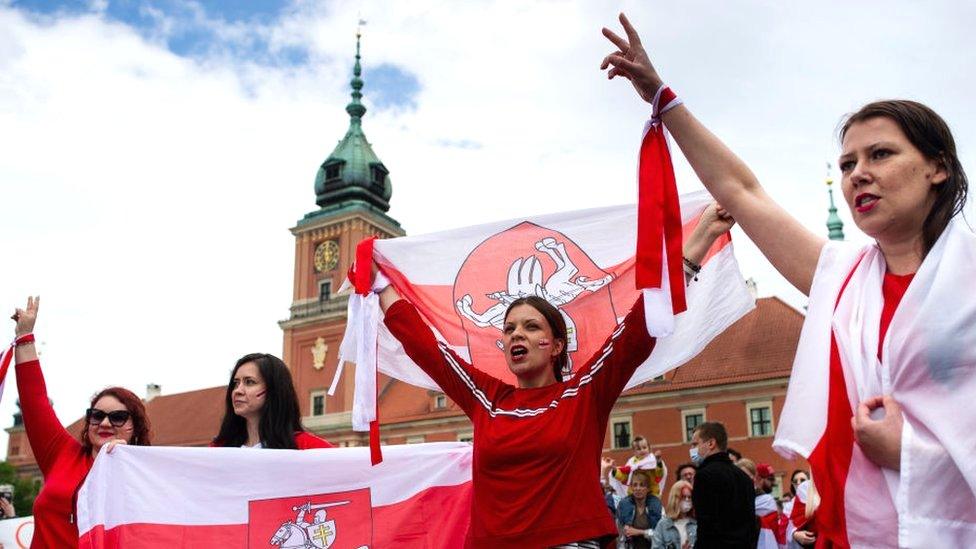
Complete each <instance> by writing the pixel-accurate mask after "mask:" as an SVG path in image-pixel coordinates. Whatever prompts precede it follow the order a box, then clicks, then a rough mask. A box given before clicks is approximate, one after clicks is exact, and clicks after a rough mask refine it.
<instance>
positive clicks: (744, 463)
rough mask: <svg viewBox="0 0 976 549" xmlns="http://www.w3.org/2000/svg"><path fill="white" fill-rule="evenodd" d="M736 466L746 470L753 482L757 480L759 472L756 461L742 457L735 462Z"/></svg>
mask: <svg viewBox="0 0 976 549" xmlns="http://www.w3.org/2000/svg"><path fill="white" fill-rule="evenodd" d="M735 466H736V467H738V468H739V469H742V470H743V471H745V472H746V474H747V475H749V477H750V478H752V480H753V482H755V480H756V475H758V474H759V473H758V471H757V470H756V462H754V461H752V460H751V459H749V458H740V459H739V461H737V462H735Z"/></svg>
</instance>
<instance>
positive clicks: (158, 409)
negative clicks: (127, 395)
mask: <svg viewBox="0 0 976 549" xmlns="http://www.w3.org/2000/svg"><path fill="white" fill-rule="evenodd" d="M226 390H227V387H225V386H223V385H221V386H219V387H209V388H207V389H198V390H196V391H189V392H186V393H175V394H172V395H161V396H158V397H156V398H154V399H152V400H150V401H149V402H147V403H146V413H147V414H148V415H149V421H150V423H151V424H152V431H151V433H150V434H151V436H152V443H153V445H155V446H205V445H207V444H210V441H211V440H212V439H213V437H214V436H216V435H217V431H218V430H219V429H220V420H221V419H222V418H223V416H224V391H226ZM83 421H84V418H81V419H79V420H77V421H75V422H74V423H72V424H71V425H69V426H68V432H69V433H72V434H74V433H77V432H78V431H80V430H81V423H82V422H83Z"/></svg>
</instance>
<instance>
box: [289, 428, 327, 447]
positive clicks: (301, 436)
mask: <svg viewBox="0 0 976 549" xmlns="http://www.w3.org/2000/svg"><path fill="white" fill-rule="evenodd" d="M295 446H296V447H297V448H298V449H299V450H314V449H316V448H335V446H334V445H333V444H332V443H331V442H329V441H328V440H325V439H324V438H322V437H318V436H315V435H313V434H312V433H309V432H308V431H302V432H300V433H296V434H295Z"/></svg>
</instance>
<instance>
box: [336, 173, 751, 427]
mask: <svg viewBox="0 0 976 549" xmlns="http://www.w3.org/2000/svg"><path fill="white" fill-rule="evenodd" d="M711 200H712V198H711V197H710V196H709V195H708V194H707V193H705V192H703V191H702V192H696V193H692V194H688V195H683V196H681V197H680V211H681V216H682V219H681V229H682V230H683V232H684V233H685V234H689V233H690V232H691V231H692V230H693V229H694V228H695V226H696V225H697V223H698V220H699V218H700V216H701V213H702V211H703V210H704V208H705V207H706V206H707V205H708V204H709V203H710V202H711ZM637 217H638V209H637V208H636V207H634V206H633V205H630V206H616V207H606V208H595V209H589V210H581V211H575V212H566V213H557V214H550V215H543V216H538V217H533V218H528V219H517V220H509V221H501V222H496V223H489V224H485V225H478V226H474V227H466V228H461V229H455V230H450V231H445V232H440V233H434V234H428V235H421V236H407V237H402V238H394V239H389V240H376V241H375V242H374V243H373V252H372V256H371V257H372V259H374V260H375V261H376V262H377V263H378V264H379V266H380V269H381V271H382V272H383V273H384V274H385V275H386V276H387V277H388V278H389V280H390V282H391V283H392V284H393V286H394V287H395V288H396V289H397V291H398V292H399V293H400V295H402V296H403V297H405V298H406V299H408V300H410V302H411V303H413V305H414V306H416V308H417V310H418V311H419V312H420V314H421V316H423V318H424V319H425V320H426V321H427V323H428V324H429V325H430V326H431V328H432V329H433V330H434V332H435V334H436V335H437V337H438V338H439V339H440V340H441V341H443V342H444V343H445V344H446V345H448V346H449V347H450V348H451V349H453V350H454V351H456V352H457V353H458V354H459V355H460V356H462V357H463V358H464V359H465V360H468V361H470V362H471V363H472V364H473V365H474V366H475V367H476V368H478V369H480V370H482V371H484V372H486V373H488V374H490V375H492V376H495V377H496V378H498V379H501V380H503V381H507V382H510V383H514V378H513V376H512V374H511V373H510V372H509V370H508V367H507V365H506V362H505V356H504V353H503V352H502V349H501V338H502V325H503V321H504V314H505V311H506V309H507V307H508V304H509V303H511V302H512V301H513V300H515V299H516V298H518V297H522V296H527V295H537V296H540V297H543V298H545V299H546V300H548V301H549V302H550V303H552V304H553V305H555V306H556V307H557V308H558V309H559V310H560V312H561V313H562V315H563V318H564V319H565V320H566V325H567V327H568V331H569V341H568V349H569V358H570V364H571V366H572V367H575V366H579V365H582V364H583V363H584V362H585V361H586V360H587V359H588V358H589V357H591V356H592V355H593V354H594V353H596V352H597V350H598V349H599V348H600V345H601V344H602V343H603V342H604V341H605V340H606V338H607V336H608V335H609V334H610V333H612V332H613V330H614V328H615V327H616V326H617V324H618V323H619V322H620V320H622V318H623V317H624V316H625V315H626V313H627V311H629V310H630V307H631V306H632V305H633V303H634V301H635V300H637V299H638V298H639V297H640V296H641V291H640V290H638V289H637V288H636V285H635V273H636V270H637V269H636V267H635V253H634V251H635V242H636V240H637V226H638V223H637ZM678 257H679V258H680V254H679V255H678ZM370 260H371V258H370V256H366V257H365V258H357V261H363V262H365V263H366V264H368V262H369V261H370ZM678 260H679V261H680V259H678ZM702 263H703V266H702V270H701V272H700V274H699V275H698V276H697V277H696V278H697V279H696V280H695V281H692V282H691V283H690V285H689V286H688V288H687V290H686V292H687V295H686V300H687V310H686V311H685V312H683V313H681V314H679V315H677V316H676V317H673V322H672V320H671V319H672V315H671V311H670V303H669V300H668V299H667V298H666V299H663V300H662V299H659V298H655V299H656V301H657V302H658V303H664V304H665V305H666V306H667V307H668V310H667V311H665V312H663V313H657V314H653V313H652V312H651V311H654V310H655V309H652V308H650V307H648V313H647V317H648V323H649V326H648V329H649V332H651V333H652V334H654V333H655V330H661V329H666V330H669V331H670V332H671V333H670V335H669V336H668V337H664V338H662V339H660V340H659V341H658V342H657V344H656V345H655V347H654V351H653V352H652V353H651V355H650V357H649V358H648V360H647V361H646V362H645V363H644V364H643V365H642V366H640V367H639V368H638V369H637V371H636V373H635V374H634V376H633V378H632V379H631V380H630V383H629V385H628V387H633V386H635V385H638V384H640V383H643V382H645V381H648V380H650V379H652V378H654V377H656V376H660V375H662V374H664V373H665V372H667V371H668V370H670V369H672V368H675V367H677V366H679V365H681V364H683V363H684V362H686V361H687V360H689V359H691V358H692V357H694V356H695V355H696V354H698V353H699V352H700V351H701V350H702V349H703V348H704V347H705V345H707V344H708V342H709V341H711V340H712V339H713V338H714V337H715V336H717V335H718V334H720V333H722V332H723V331H724V330H725V329H726V328H728V327H729V326H730V325H731V324H732V323H733V322H735V321H736V320H738V319H739V318H741V317H742V316H743V315H744V314H745V313H747V312H748V311H750V310H751V309H752V308H753V307H754V299H753V297H752V295H751V294H750V293H749V291H748V289H747V287H746V283H745V281H744V280H743V278H742V275H741V274H740V272H739V268H738V264H737V262H736V260H735V256H734V255H733V251H732V243H731V239H730V238H729V236H728V235H724V236H722V237H720V238H719V239H718V240H717V241H716V242H715V244H714V245H713V247H712V249H711V250H710V251H709V253H708V254H707V256H706V257H705V259H704V261H703V262H702ZM663 279H664V280H663V283H664V288H663V291H664V293H665V295H667V292H668V283H669V282H668V277H667V276H664V277H663ZM658 293H659V294H660V293H661V290H658ZM645 295H646V291H645ZM645 303H647V302H645ZM661 316H667V319H666V320H667V322H663V323H661V322H660V321H661V320H662V318H660V317H661ZM656 322H657V323H659V325H657V326H652V325H651V324H652V323H656ZM661 324H664V325H666V326H664V327H663V328H662V326H661ZM667 324H670V325H667ZM371 341H372V342H375V343H371ZM340 357H341V358H340V363H341V362H342V360H349V361H352V362H357V368H356V395H355V398H354V407H353V423H354V427H358V428H360V429H364V428H367V426H368V425H369V423H370V422H373V421H375V419H376V417H375V391H376V389H375V371H371V370H370V368H369V367H368V364H369V363H370V362H372V363H373V364H376V365H378V368H379V371H380V372H382V373H385V374H387V375H389V376H392V377H394V378H396V379H399V380H401V381H404V382H407V383H410V384H412V385H417V386H420V387H426V388H429V389H433V390H437V389H438V387H437V385H436V384H435V383H434V382H433V381H432V380H431V379H430V378H429V377H428V376H427V374H425V373H424V372H423V371H422V370H421V369H420V367H418V366H417V365H416V364H414V363H413V361H412V360H410V358H409V357H408V356H407V355H406V354H405V352H404V350H403V347H402V346H401V345H400V343H399V342H398V341H397V340H396V339H395V338H394V337H393V336H392V334H390V332H389V331H388V330H387V329H386V326H385V325H384V324H383V322H382V314H381V313H379V312H378V304H377V303H376V297H375V295H367V296H365V297H362V296H353V298H352V299H351V300H350V309H349V321H348V324H347V328H346V335H345V338H344V340H343V344H342V349H341V350H340ZM360 362H361V363H360ZM363 366H367V367H363ZM337 375H338V374H337ZM565 377H566V376H565V375H564V378H565ZM374 425H375V424H374Z"/></svg>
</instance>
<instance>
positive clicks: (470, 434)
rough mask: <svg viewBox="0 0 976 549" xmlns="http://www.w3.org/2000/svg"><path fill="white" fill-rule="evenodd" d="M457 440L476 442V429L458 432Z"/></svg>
mask: <svg viewBox="0 0 976 549" xmlns="http://www.w3.org/2000/svg"><path fill="white" fill-rule="evenodd" d="M457 441H458V442H471V443H474V431H464V432H463V433H458V434H457Z"/></svg>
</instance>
